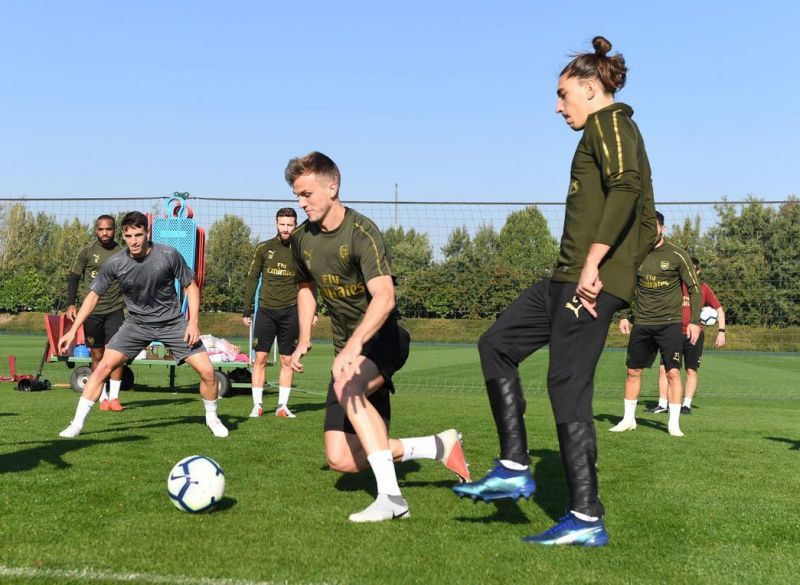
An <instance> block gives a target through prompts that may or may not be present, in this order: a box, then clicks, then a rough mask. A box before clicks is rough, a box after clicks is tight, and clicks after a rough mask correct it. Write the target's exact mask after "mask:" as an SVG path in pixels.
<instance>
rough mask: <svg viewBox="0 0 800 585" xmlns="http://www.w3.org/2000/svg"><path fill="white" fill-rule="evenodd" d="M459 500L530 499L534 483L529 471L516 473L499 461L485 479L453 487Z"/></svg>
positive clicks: (534, 488)
mask: <svg viewBox="0 0 800 585" xmlns="http://www.w3.org/2000/svg"><path fill="white" fill-rule="evenodd" d="M453 491H454V492H455V493H456V495H457V496H458V497H459V498H472V499H473V500H483V501H484V502H492V501H494V500H504V499H511V500H516V499H518V498H526V499H527V498H530V497H531V496H532V495H533V492H535V491H536V483H535V482H534V481H533V477H531V471H530V469H524V470H522V471H516V470H514V469H508V468H507V467H505V466H503V464H502V463H500V461H497V463H496V464H495V466H494V469H492V470H491V471H490V472H489V473H488V474H486V477H484V478H483V479H479V480H478V481H471V482H466V483H460V484H458V485H454V486H453Z"/></svg>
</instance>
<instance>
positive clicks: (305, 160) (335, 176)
mask: <svg viewBox="0 0 800 585" xmlns="http://www.w3.org/2000/svg"><path fill="white" fill-rule="evenodd" d="M303 175H318V176H322V177H327V178H328V179H332V180H334V181H336V184H337V185H339V186H341V184H342V183H341V181H342V175H341V173H340V172H339V167H337V166H336V163H335V162H333V160H332V159H331V158H330V157H328V156H326V155H324V154H322V153H321V152H317V151H313V152H309V153H308V154H307V155H305V156H303V157H297V158H293V159H292V160H290V161H289V164H287V165H286V170H285V171H284V173H283V176H284V178H285V179H286V182H287V183H289V186H290V187H291V186H293V185H294V182H295V181H296V180H297V179H298V178H299V177H302V176H303Z"/></svg>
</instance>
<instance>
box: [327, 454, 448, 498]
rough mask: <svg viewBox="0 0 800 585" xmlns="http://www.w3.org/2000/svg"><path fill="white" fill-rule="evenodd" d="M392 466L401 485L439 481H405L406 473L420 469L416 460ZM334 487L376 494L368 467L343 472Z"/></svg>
mask: <svg viewBox="0 0 800 585" xmlns="http://www.w3.org/2000/svg"><path fill="white" fill-rule="evenodd" d="M394 468H395V473H397V481H398V482H403V486H417V485H436V484H437V483H439V482H431V483H426V482H420V483H417V484H413V483H409V482H406V481H405V478H406V475H408V474H409V473H412V472H415V471H419V470H420V465H419V463H417V462H416V461H406V462H404V463H397V464H396V465H395V466H394ZM322 469H328V466H327V465H324V466H323V467H322ZM444 485H446V486H448V487H449V486H450V485H452V484H451V483H446V484H444ZM334 487H335V488H336V489H337V490H339V491H340V492H357V491H364V492H367V493H369V494H370V495H372V496H373V497H375V496H377V495H378V493H377V491H376V490H375V476H374V475H373V474H372V471H371V470H369V469H367V470H365V471H361V472H359V473H343V474H342V475H341V476H340V477H339V479H337V480H336V483H335V484H334Z"/></svg>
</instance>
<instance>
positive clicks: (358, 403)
mask: <svg viewBox="0 0 800 585" xmlns="http://www.w3.org/2000/svg"><path fill="white" fill-rule="evenodd" d="M285 176H286V181H287V183H289V185H291V187H292V190H293V191H294V193H295V195H297V199H298V202H299V204H300V207H302V208H303V211H305V212H306V215H308V221H306V222H304V223H303V224H302V225H301V226H300V227H298V228H297V230H295V232H294V233H293V234H292V251H293V253H294V256H295V265H296V268H297V282H298V297H297V307H298V314H299V321H300V339H299V341H298V343H297V349H296V350H295V352H294V354H293V355H292V367H293V368H294V369H295V370H296V371H298V372H301V371H303V366H302V364H301V363H300V360H301V358H302V357H303V356H304V355H305V354H306V353H307V352H308V351H309V350H310V349H311V324H312V322H313V319H314V314H315V312H316V306H317V300H316V299H317V297H316V292H317V291H316V290H315V288H316V289H318V290H319V294H320V295H321V296H322V299H323V301H324V303H325V305H326V307H327V309H328V313H329V314H330V317H331V327H332V330H333V343H334V348H335V352H336V357H335V358H334V360H333V365H332V367H331V374H332V379H331V383H330V385H329V387H328V398H327V404H326V412H325V455H326V457H327V460H328V465H329V466H330V467H331V468H332V469H335V470H337V471H341V472H345V473H355V472H358V471H361V470H363V469H367V468H368V467H370V468H372V472H373V473H374V474H375V479H376V481H377V492H378V497H377V498H376V499H375V501H374V502H373V503H372V504H371V505H370V506H368V507H367V508H366V509H365V510H363V511H361V512H357V513H355V514H351V515H350V520H351V521H352V522H379V521H381V520H391V519H393V518H405V517H408V515H409V510H408V504H407V503H406V501H405V499H404V498H403V497H402V495H401V494H400V487H399V486H398V484H397V477H396V475H395V470H394V461H406V460H409V459H438V460H439V461H441V462H442V463H444V465H445V466H447V467H448V468H449V469H450V470H452V471H453V472H455V473H456V474H458V475H459V476H460V477H461V478H462V479H465V480H467V479H469V471H468V469H467V463H466V461H465V460H464V455H463V452H462V450H461V444H460V440H459V435H458V432H457V431H456V430H455V429H449V430H447V431H443V432H441V433H439V434H437V435H429V436H426V437H416V438H411V439H400V440H394V439H389V437H388V429H389V421H390V417H391V410H390V405H389V395H390V393H391V392H393V391H394V384H393V383H392V376H393V374H394V373H395V372H397V371H398V370H399V369H400V368H401V367H402V366H403V364H404V363H405V361H406V359H407V358H408V351H409V343H410V338H409V335H408V332H407V331H406V328H405V326H404V325H403V320H402V318H401V317H400V313H399V312H398V310H397V308H396V307H395V292H394V278H393V276H392V271H391V268H390V267H389V262H388V261H387V258H386V250H385V249H384V245H383V238H382V236H381V233H380V231H378V228H377V227H376V226H375V224H374V223H373V222H372V221H371V220H369V219H368V218H366V217H364V216H363V215H361V214H359V213H358V212H356V211H354V210H352V209H349V208H347V207H345V206H344V205H343V204H342V202H341V200H340V199H339V184H340V180H341V175H340V174H339V169H338V168H337V166H336V164H335V163H334V162H333V161H332V160H331V159H330V158H328V157H327V156H325V155H324V154H322V153H319V152H312V153H310V154H308V155H306V156H304V157H302V158H294V159H292V160H290V161H289V164H288V165H287V167H286V173H285Z"/></svg>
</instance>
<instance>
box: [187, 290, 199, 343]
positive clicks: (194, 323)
mask: <svg viewBox="0 0 800 585" xmlns="http://www.w3.org/2000/svg"><path fill="white" fill-rule="evenodd" d="M183 291H184V293H186V297H187V298H188V299H189V314H188V315H187V317H188V320H189V324H188V325H187V326H186V333H184V334H183V338H184V339H185V340H186V343H188V344H189V345H190V346H192V345H194V344H195V343H197V341H198V340H199V339H200V289H199V288H198V287H197V283H196V282H194V281H192V282H191V284H190V285H189V286H187V287H185V288H184V289H183Z"/></svg>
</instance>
